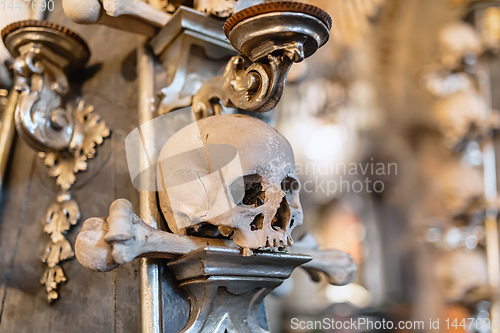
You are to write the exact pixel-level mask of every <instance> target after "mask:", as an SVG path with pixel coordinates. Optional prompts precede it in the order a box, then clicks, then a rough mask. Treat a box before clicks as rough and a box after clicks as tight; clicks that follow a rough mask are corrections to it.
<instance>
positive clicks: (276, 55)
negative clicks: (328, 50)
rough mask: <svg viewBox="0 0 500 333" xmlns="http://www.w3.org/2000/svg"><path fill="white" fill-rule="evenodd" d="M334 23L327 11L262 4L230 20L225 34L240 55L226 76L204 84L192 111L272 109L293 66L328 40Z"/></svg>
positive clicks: (290, 4) (287, 4)
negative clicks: (227, 108)
mask: <svg viewBox="0 0 500 333" xmlns="http://www.w3.org/2000/svg"><path fill="white" fill-rule="evenodd" d="M278 21H279V25H277V23H276V22H278ZM331 24H332V23H331V18H330V16H329V15H328V14H327V13H326V12H324V11H323V10H321V9H320V8H318V7H315V6H311V5H307V4H303V3H298V2H273V3H264V4H260V5H256V6H253V7H249V8H246V9H244V10H242V11H240V12H238V13H236V14H235V15H233V16H232V17H231V18H229V19H228V20H227V21H226V24H225V25H224V32H225V34H226V36H227V37H228V39H229V41H230V42H231V44H232V45H233V47H234V48H235V49H236V50H237V51H238V52H240V55H238V56H235V57H233V58H232V59H231V60H230V61H229V62H228V64H227V66H226V69H225V71H224V74H223V76H220V77H215V78H212V79H210V80H208V81H206V82H205V83H204V84H203V86H202V87H201V88H200V90H199V91H198V93H197V94H196V95H195V96H194V99H193V110H194V111H195V113H198V114H199V115H200V117H205V116H209V115H214V114H220V112H221V110H222V107H221V106H222V105H223V106H226V107H237V108H239V109H243V110H248V111H254V112H266V111H270V110H272V109H273V108H274V107H275V106H276V105H277V104H278V102H279V100H280V98H281V95H282V93H283V88H284V85H285V82H286V78H287V75H288V71H289V70H290V68H291V66H292V64H293V63H294V62H300V61H302V60H304V59H305V58H307V57H309V56H311V55H312V54H313V53H315V52H316V50H317V49H319V48H320V47H321V46H323V45H324V44H325V43H326V42H327V41H328V38H329V31H330V28H331Z"/></svg>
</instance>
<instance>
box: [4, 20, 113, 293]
mask: <svg viewBox="0 0 500 333" xmlns="http://www.w3.org/2000/svg"><path fill="white" fill-rule="evenodd" d="M1 36H2V39H3V42H4V44H5V46H6V47H7V49H8V50H9V51H10V53H11V54H12V55H13V56H14V57H15V58H16V59H15V62H14V71H15V74H16V86H15V88H16V90H17V91H18V93H19V97H18V101H17V106H16V110H15V125H16V128H17V132H18V133H19V136H20V137H21V138H22V139H23V140H25V141H26V142H27V143H28V144H29V145H30V146H31V147H32V148H33V149H35V150H36V151H38V152H40V153H39V155H40V156H41V157H42V158H44V159H45V164H46V165H48V166H49V167H50V171H49V175H50V176H52V177H56V183H57V185H59V186H60V188H61V190H62V192H61V194H60V195H59V196H58V197H57V201H56V202H55V203H53V204H52V205H51V206H50V207H49V209H48V211H47V213H46V217H45V219H44V223H45V225H44V231H45V232H46V233H47V234H49V235H50V238H51V239H50V241H49V242H48V244H47V247H46V251H45V253H44V255H43V258H42V261H43V262H44V263H46V264H47V269H46V271H45V273H44V275H43V277H42V279H41V283H42V284H44V285H45V289H46V290H47V293H48V299H49V301H52V300H54V299H57V298H58V293H57V287H58V285H59V283H61V282H63V281H66V277H65V276H64V272H63V270H62V268H61V266H60V264H61V262H62V261H64V260H67V259H71V258H73V257H74V253H73V250H72V248H71V244H70V243H69V242H68V240H67V239H66V238H65V237H64V235H65V233H66V232H67V231H68V230H69V229H70V227H71V226H72V225H75V224H76V223H77V222H78V219H79V218H80V211H79V208H78V204H77V203H76V201H74V200H72V199H71V196H70V194H69V193H67V192H66V191H67V190H69V189H70V188H71V186H72V185H73V183H74V182H75V181H76V173H77V172H78V171H80V170H85V169H86V168H87V160H88V159H91V158H92V157H93V156H94V155H95V147H96V146H97V145H99V144H101V143H102V142H103V139H104V138H105V137H107V136H109V134H110V131H109V129H108V127H107V126H106V124H105V123H104V122H102V121H101V120H100V118H99V116H98V115H96V114H95V113H93V111H94V109H93V107H92V106H86V105H85V103H84V102H83V101H79V102H78V103H76V104H77V105H76V107H72V106H71V103H67V96H68V95H69V93H70V86H69V83H68V78H67V76H66V74H67V73H69V72H71V71H73V70H76V69H79V68H82V67H83V66H84V65H85V63H86V62H87V60H88V59H89V57H90V51H89V49H88V47H87V44H86V43H85V42H84V41H83V40H82V39H81V38H80V37H79V36H78V35H77V34H75V33H73V32H71V31H70V30H68V29H66V28H64V27H61V26H58V25H56V24H53V23H50V22H46V21H20V22H15V23H13V24H10V25H8V26H7V27H5V28H4V29H3V30H2V32H1Z"/></svg>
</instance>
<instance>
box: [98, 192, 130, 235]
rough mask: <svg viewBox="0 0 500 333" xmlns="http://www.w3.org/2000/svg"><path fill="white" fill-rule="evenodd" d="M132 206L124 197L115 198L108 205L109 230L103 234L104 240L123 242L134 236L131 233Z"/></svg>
mask: <svg viewBox="0 0 500 333" xmlns="http://www.w3.org/2000/svg"><path fill="white" fill-rule="evenodd" d="M133 216H134V208H133V207H132V204H131V203H130V201H128V200H126V199H118V200H115V201H114V202H113V203H112V204H111V206H110V207H109V217H108V219H107V220H108V225H109V231H108V233H107V234H106V236H105V240H106V242H125V241H127V240H129V239H132V238H133V237H134V233H133V230H132V228H133Z"/></svg>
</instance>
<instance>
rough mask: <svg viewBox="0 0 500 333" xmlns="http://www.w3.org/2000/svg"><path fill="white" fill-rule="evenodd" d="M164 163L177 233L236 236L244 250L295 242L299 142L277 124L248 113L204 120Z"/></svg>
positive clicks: (162, 184) (165, 207)
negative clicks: (295, 153) (287, 136)
mask: <svg viewBox="0 0 500 333" xmlns="http://www.w3.org/2000/svg"><path fill="white" fill-rule="evenodd" d="M159 161H160V162H159V166H158V171H157V186H158V193H159V199H160V206H161V209H162V212H163V214H164V216H165V219H166V220H167V223H168V225H169V227H170V229H171V230H172V232H174V233H177V234H190V235H195V236H205V237H207V236H209V237H217V236H221V237H230V238H232V239H233V241H234V242H235V243H236V244H237V245H239V246H241V247H242V248H244V249H258V248H266V247H272V248H283V247H286V246H289V245H292V242H293V240H292V238H291V232H292V230H293V229H294V228H295V227H297V226H299V225H301V224H302V219H303V216H302V208H301V205H300V201H299V187H300V184H299V181H298V178H297V175H296V171H295V160H294V156H293V151H292V147H291V146H290V143H289V142H288V141H287V140H286V139H285V137H283V136H282V135H281V134H279V133H278V132H277V131H276V130H275V129H274V128H272V127H271V126H269V125H267V124H266V123H264V122H262V121H260V120H258V119H255V118H252V117H249V116H244V115H221V116H213V117H208V118H205V119H201V120H199V121H198V122H196V123H192V124H190V125H188V126H186V127H184V128H183V129H181V130H180V131H179V132H177V133H176V134H175V135H174V136H172V137H171V138H170V139H169V140H168V141H167V143H166V144H165V145H164V146H163V148H162V150H161V152H160V156H159Z"/></svg>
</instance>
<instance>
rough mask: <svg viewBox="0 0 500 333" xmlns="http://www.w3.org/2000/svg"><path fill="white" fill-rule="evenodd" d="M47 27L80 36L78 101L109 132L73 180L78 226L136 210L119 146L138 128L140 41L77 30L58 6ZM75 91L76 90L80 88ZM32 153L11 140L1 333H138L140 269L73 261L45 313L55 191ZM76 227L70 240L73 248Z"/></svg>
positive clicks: (96, 29) (1, 216) (0, 272)
mask: <svg viewBox="0 0 500 333" xmlns="http://www.w3.org/2000/svg"><path fill="white" fill-rule="evenodd" d="M48 20H50V21H52V22H56V23H59V24H62V25H64V26H66V27H69V28H70V29H72V30H74V31H75V32H77V33H79V34H81V35H82V36H83V37H84V39H85V40H86V41H87V42H88V44H89V46H90V48H91V51H92V56H91V59H90V62H89V64H88V67H87V68H86V69H85V70H83V71H82V72H80V73H78V74H77V75H76V77H77V81H81V82H82V84H81V87H80V88H81V94H82V96H83V98H84V99H85V100H89V102H90V103H92V104H94V105H95V107H96V112H97V113H99V114H100V115H101V117H102V118H103V119H104V121H106V123H107V124H108V125H109V127H110V128H111V130H112V135H111V137H110V138H108V139H106V140H105V142H104V144H103V145H102V146H101V147H99V148H98V152H97V157H96V158H95V159H94V160H91V161H90V163H89V170H88V171H87V172H84V173H80V174H79V175H78V180H77V182H76V184H75V186H74V188H73V190H72V191H71V192H72V194H73V196H74V198H75V199H76V200H77V201H78V203H79V205H80V209H81V212H82V221H83V220H85V219H86V218H88V217H92V216H104V215H106V214H107V210H108V207H109V205H110V204H111V202H112V201H113V200H115V199H116V198H122V197H123V198H127V199H129V200H131V201H132V203H133V204H134V206H135V207H138V195H137V191H136V190H135V189H134V188H133V187H132V185H131V182H130V177H129V175H128V169H127V164H126V158H125V148H124V140H125V137H126V135H127V134H128V133H129V132H130V131H132V130H133V129H134V128H135V127H136V126H137V101H138V99H137V81H136V80H137V75H136V67H135V58H136V56H135V55H136V52H135V49H136V47H137V46H138V45H140V43H141V42H142V40H141V38H140V37H138V36H136V35H133V34H129V33H124V32H120V31H117V30H113V29H111V28H107V27H104V26H81V25H77V24H75V23H73V22H71V21H69V20H68V19H67V18H66V17H65V16H64V14H63V11H62V6H61V2H60V1H56V5H55V10H54V11H53V12H52V13H50V14H49V15H48ZM79 86H80V85H79V84H77V87H79ZM47 171H48V170H47V168H46V167H45V166H44V164H43V162H42V160H41V159H39V158H38V157H37V156H36V154H35V153H34V151H33V150H31V149H30V148H29V147H28V146H27V145H26V144H25V143H24V142H22V141H21V140H20V139H19V138H16V140H15V144H14V147H13V150H12V156H11V164H10V165H9V168H8V173H7V180H6V186H5V188H4V193H3V199H2V202H1V205H2V206H1V211H0V332H2V333H10V332H13V333H22V332H37V333H43V332H140V329H141V321H140V320H141V318H140V283H139V280H140V279H139V263H138V262H137V261H134V262H132V263H130V264H127V265H123V266H122V267H120V268H119V269H118V270H116V271H113V272H110V273H106V274H99V273H95V272H91V271H89V270H86V269H85V268H83V267H82V266H80V264H79V263H78V262H77V261H76V260H71V261H68V262H66V263H64V264H63V269H64V271H65V274H66V276H67V278H68V282H67V283H66V284H64V285H62V287H61V288H60V299H59V300H58V301H56V302H55V303H54V304H52V305H49V304H48V303H47V301H46V294H45V290H44V289H43V286H42V285H41V284H40V282H39V280H40V277H41V276H42V273H43V271H44V265H43V264H42V263H41V262H40V256H41V253H42V251H43V249H44V247H45V244H46V242H47V240H48V236H47V235H45V234H44V233H43V232H42V223H41V218H42V216H43V215H44V212H45V209H46V208H47V207H48V205H49V204H50V202H51V201H52V200H54V199H55V197H56V195H57V193H58V189H57V187H56V186H55V181H54V179H52V178H49V177H48V176H47ZM80 228H81V222H80V223H79V224H78V225H77V226H75V227H73V228H72V229H71V231H70V233H69V235H68V238H69V239H70V241H71V242H72V244H74V241H75V239H76V236H77V234H78V232H79V230H80Z"/></svg>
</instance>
